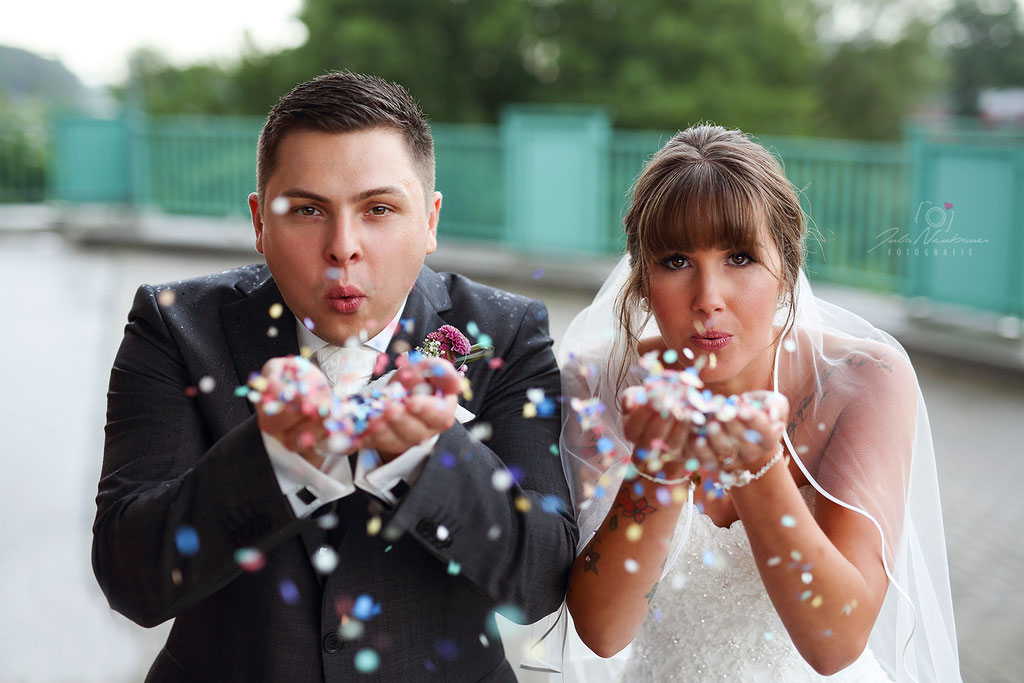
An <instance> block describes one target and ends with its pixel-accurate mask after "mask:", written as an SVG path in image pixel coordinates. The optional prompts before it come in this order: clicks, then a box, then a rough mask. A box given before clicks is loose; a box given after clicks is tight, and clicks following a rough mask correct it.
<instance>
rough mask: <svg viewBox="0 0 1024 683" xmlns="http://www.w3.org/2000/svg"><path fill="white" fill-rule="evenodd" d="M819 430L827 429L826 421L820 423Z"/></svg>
mask: <svg viewBox="0 0 1024 683" xmlns="http://www.w3.org/2000/svg"><path fill="white" fill-rule="evenodd" d="M818 431H819V432H823V431H825V423H824V422H819V423H818Z"/></svg>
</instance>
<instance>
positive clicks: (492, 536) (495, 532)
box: [487, 524, 501, 541]
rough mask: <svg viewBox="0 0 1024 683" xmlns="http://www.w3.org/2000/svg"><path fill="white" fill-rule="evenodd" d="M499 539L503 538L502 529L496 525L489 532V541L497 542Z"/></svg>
mask: <svg viewBox="0 0 1024 683" xmlns="http://www.w3.org/2000/svg"><path fill="white" fill-rule="evenodd" d="M499 538H501V527H499V526H498V525H497V524H495V525H494V526H492V527H491V528H490V529H488V530H487V540H488V541H497V540H498V539H499Z"/></svg>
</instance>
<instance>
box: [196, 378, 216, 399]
mask: <svg viewBox="0 0 1024 683" xmlns="http://www.w3.org/2000/svg"><path fill="white" fill-rule="evenodd" d="M198 387H199V391H201V392H203V393H204V394H208V393H210V392H211V391H213V390H214V389H215V388H216V387H217V380H215V379H214V378H213V377H210V376H209V375H206V376H205V377H203V378H201V379H200V380H199V384H198Z"/></svg>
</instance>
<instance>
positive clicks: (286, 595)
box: [277, 579, 299, 605]
mask: <svg viewBox="0 0 1024 683" xmlns="http://www.w3.org/2000/svg"><path fill="white" fill-rule="evenodd" d="M277 589H278V591H279V592H280V593H281V599H282V600H284V601H285V603H287V604H289V605H294V604H295V603H297V602H298V601H299V587H298V586H296V585H295V582H294V581H292V580H291V579H282V580H281V583H279V584H278V585H277Z"/></svg>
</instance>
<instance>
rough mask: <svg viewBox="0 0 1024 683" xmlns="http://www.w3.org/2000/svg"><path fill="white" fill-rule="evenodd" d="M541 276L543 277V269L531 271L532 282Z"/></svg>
mask: <svg viewBox="0 0 1024 683" xmlns="http://www.w3.org/2000/svg"><path fill="white" fill-rule="evenodd" d="M543 276H544V269H543V268H538V269H537V270H535V271H533V279H534V280H539V279H541V278H542V277H543Z"/></svg>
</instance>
